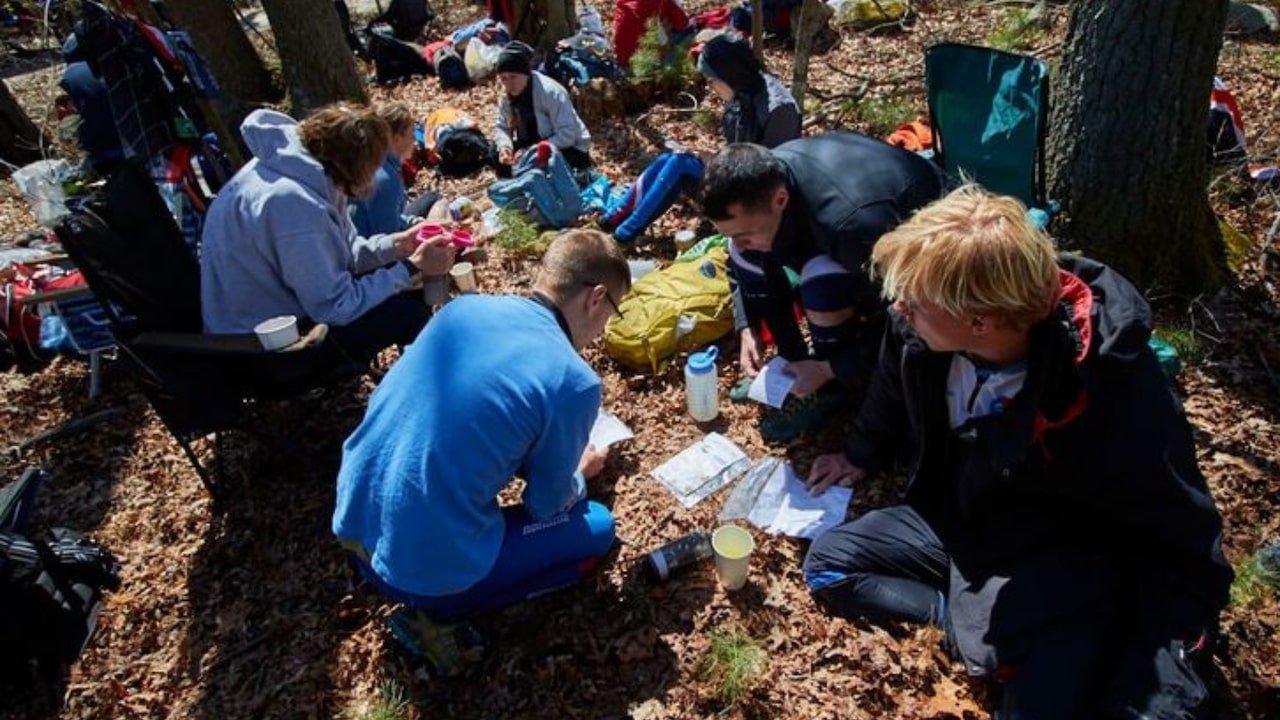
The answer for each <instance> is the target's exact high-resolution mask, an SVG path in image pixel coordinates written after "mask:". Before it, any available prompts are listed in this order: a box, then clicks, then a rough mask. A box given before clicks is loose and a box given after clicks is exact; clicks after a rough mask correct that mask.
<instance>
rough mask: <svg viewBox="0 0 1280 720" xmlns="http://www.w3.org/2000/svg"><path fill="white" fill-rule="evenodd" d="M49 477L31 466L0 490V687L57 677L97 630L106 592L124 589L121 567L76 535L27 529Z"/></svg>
mask: <svg viewBox="0 0 1280 720" xmlns="http://www.w3.org/2000/svg"><path fill="white" fill-rule="evenodd" d="M44 479H45V474H44V472H43V471H41V470H39V469H38V468H32V469H28V470H27V471H26V472H25V473H24V474H23V475H22V478H21V479H19V480H18V481H17V482H15V483H12V484H10V485H8V486H6V487H5V488H4V489H3V490H0V607H2V608H4V612H3V613H0V637H3V638H4V642H3V643H0V686H5V687H10V686H14V685H24V684H27V683H28V682H30V681H32V680H49V679H54V678H56V677H57V675H58V674H59V673H60V672H61V671H62V669H63V668H64V667H65V666H66V664H67V663H70V662H71V661H73V660H75V659H76V657H77V656H78V655H79V654H80V652H81V650H83V649H84V647H85V645H86V644H87V643H88V642H89V639H90V637H92V635H93V631H94V629H95V628H96V627H97V620H98V611H99V609H100V608H101V605H102V592H103V590H104V589H108V590H115V589H117V588H119V587H120V564H119V563H118V562H116V559H115V558H114V557H113V556H112V555H111V553H110V552H109V551H108V550H106V549H105V548H103V547H102V546H100V545H97V544H96V543H93V542H91V541H89V540H86V539H85V538H84V537H83V536H81V535H79V534H78V533H75V532H72V531H71V530H66V529H63V528H54V529H53V530H52V531H50V532H49V533H48V534H47V535H46V536H45V537H44V538H33V537H31V536H30V535H29V534H27V519H28V517H29V516H30V514H31V505H32V503H33V502H34V496H35V493H36V491H37V489H38V488H39V485H40V484H41V483H42V482H43V480H44Z"/></svg>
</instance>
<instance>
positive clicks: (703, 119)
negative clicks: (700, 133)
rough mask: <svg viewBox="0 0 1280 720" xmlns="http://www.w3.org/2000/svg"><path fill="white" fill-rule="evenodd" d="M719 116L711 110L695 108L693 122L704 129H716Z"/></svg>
mask: <svg viewBox="0 0 1280 720" xmlns="http://www.w3.org/2000/svg"><path fill="white" fill-rule="evenodd" d="M718 122H719V118H717V117H716V114H715V113H713V112H711V111H710V110H695V111H694V112H693V124H695V125H697V126H698V127H700V128H702V129H703V130H714V129H715V127H716V124H717V123H718Z"/></svg>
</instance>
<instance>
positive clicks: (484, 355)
mask: <svg viewBox="0 0 1280 720" xmlns="http://www.w3.org/2000/svg"><path fill="white" fill-rule="evenodd" d="M630 286H631V276H630V273H629V271H628V268H627V262H626V258H625V256H624V255H623V252H622V250H621V248H620V246H619V245H618V244H617V243H616V242H614V241H613V239H612V238H610V237H608V236H607V235H604V234H603V233H600V232H597V231H592V230H570V231H567V232H565V233H563V234H561V235H560V236H558V237H557V238H556V239H555V240H554V241H553V242H552V243H551V245H550V247H549V248H548V249H547V252H546V254H545V255H544V257H543V259H542V268H541V273H540V275H539V276H538V279H537V282H536V284H535V286H534V289H533V292H532V294H531V295H530V296H528V297H517V296H485V295H465V296H462V297H460V298H457V299H455V300H453V301H452V302H450V303H449V304H447V305H445V307H444V309H443V310H441V311H440V312H439V313H438V314H437V315H436V317H435V318H434V319H433V320H432V321H431V323H430V324H429V325H428V326H427V328H426V329H425V330H424V331H423V333H422V335H421V336H420V337H419V338H418V340H417V341H416V342H414V343H413V344H412V345H410V346H409V348H408V350H407V351H406V352H405V354H404V355H403V356H402V357H401V358H400V360H399V361H398V362H397V363H396V364H395V365H394V366H393V367H392V368H391V370H390V371H389V372H388V373H387V375H386V377H385V378H383V380H382V382H381V383H379V385H378V388H377V390H375V391H374V393H373V396H372V397H371V398H370V401H369V409H368V412H367V413H366V414H365V417H364V420H363V421H362V422H361V423H360V426H359V427H357V428H356V430H355V432H354V433H352V435H351V437H349V438H347V441H346V443H345V444H344V445H343V456H342V466H341V469H340V470H339V473H338V492H337V509H336V510H335V512H334V516H333V532H334V534H335V535H336V536H337V537H338V538H339V540H340V541H341V543H342V544H343V545H344V546H345V547H347V548H349V549H351V550H352V551H353V552H354V555H355V557H356V562H357V566H358V567H359V568H360V570H361V571H362V573H363V574H364V575H365V577H366V578H367V579H368V580H369V581H370V582H371V583H372V584H373V585H374V586H375V587H376V588H377V589H378V590H379V591H381V592H382V593H383V594H385V595H386V596H387V597H389V598H391V599H393V600H397V601H400V602H402V603H404V604H405V605H406V606H407V607H406V608H405V609H403V610H401V611H400V612H398V613H397V614H396V615H394V616H393V617H392V619H391V621H390V622H391V628H392V630H393V632H394V633H395V635H396V637H397V638H398V639H399V640H400V641H401V642H402V643H403V644H404V645H405V646H406V647H407V648H408V649H409V650H410V651H411V652H414V653H416V654H418V655H420V656H422V657H423V658H424V659H426V660H427V661H428V662H429V663H430V664H431V665H432V666H433V667H434V669H435V671H436V672H438V673H440V674H449V673H451V672H452V671H454V670H455V669H457V667H458V664H459V657H458V655H459V650H458V648H457V645H459V644H464V645H465V644H466V642H467V640H466V639H465V638H467V637H474V633H473V632H471V629H470V625H469V624H468V623H466V622H465V620H466V618H469V617H471V616H473V615H476V614H478V613H482V612H485V611H488V610H494V609H497V608H501V607H503V606H506V605H509V604H512V603H516V602H519V601H521V600H524V599H525V598H528V597H532V596H534V595H539V594H542V593H545V592H546V591H548V590H552V589H555V588H559V587H562V586H565V585H569V584H571V583H574V582H576V581H577V580H578V579H580V578H582V577H583V576H584V574H585V573H587V572H589V571H590V570H591V568H592V567H594V565H595V564H596V563H598V562H599V560H600V559H601V558H602V557H604V555H605V554H606V553H608V551H609V549H610V547H611V546H612V545H613V541H614V531H613V517H612V515H611V514H610V513H609V511H608V510H607V509H606V508H605V507H604V506H603V505H600V504H599V503H596V502H594V501H589V500H587V499H586V497H587V480H588V479H589V478H591V477H593V476H595V475H596V474H597V473H599V472H600V471H601V469H602V468H603V466H604V463H605V460H606V455H607V453H608V449H607V448H604V449H596V448H594V447H589V446H588V445H587V438H588V436H589V433H590V430H591V426H592V424H593V423H594V422H595V419H596V416H597V415H598V414H599V410H600V378H599V377H598V376H597V375H596V373H595V372H594V371H593V370H592V369H591V367H590V366H589V365H588V364H587V363H586V361H585V360H584V359H583V358H582V357H581V356H580V355H579V354H578V351H580V350H581V349H582V348H583V347H584V346H586V345H587V344H588V343H590V342H592V341H593V340H595V339H596V338H597V337H599V336H600V334H601V333H603V332H604V327H605V323H606V322H607V321H608V320H609V318H610V317H612V316H613V315H614V314H615V313H616V312H617V303H618V302H619V301H620V300H621V299H622V297H623V296H624V295H625V294H626V293H627V292H628V291H629V289H630ZM515 476H519V477H522V478H523V479H524V481H525V486H524V490H523V494H522V500H523V502H522V503H521V504H519V505H513V506H508V507H500V506H499V503H498V493H499V492H500V491H501V490H502V489H503V488H504V487H506V486H507V485H508V484H509V483H510V482H511V481H512V478H513V477H515Z"/></svg>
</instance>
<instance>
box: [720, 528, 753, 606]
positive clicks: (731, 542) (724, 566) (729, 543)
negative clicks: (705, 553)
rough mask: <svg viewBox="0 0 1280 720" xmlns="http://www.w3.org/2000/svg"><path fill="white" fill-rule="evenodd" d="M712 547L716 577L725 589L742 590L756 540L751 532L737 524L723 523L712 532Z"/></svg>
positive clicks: (745, 582)
mask: <svg viewBox="0 0 1280 720" xmlns="http://www.w3.org/2000/svg"><path fill="white" fill-rule="evenodd" d="M711 549H712V550H714V551H715V554H716V578H718V579H719V580H720V585H721V586H723V587H724V589H725V590H740V589H742V586H743V585H746V584H747V571H748V570H749V569H750V566H751V551H752V550H755V549H756V541H755V539H754V538H752V537H751V533H749V532H747V531H746V530H744V529H743V528H740V527H738V526H737V525H722V526H720V527H718V528H716V531H715V532H714V533H712V534H711Z"/></svg>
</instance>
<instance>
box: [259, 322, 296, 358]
mask: <svg viewBox="0 0 1280 720" xmlns="http://www.w3.org/2000/svg"><path fill="white" fill-rule="evenodd" d="M253 332H254V334H256V335H257V336H258V342H260V343H262V349H263V350H267V351H274V350H282V349H284V348H287V347H289V346H290V345H292V344H294V343H296V342H298V318H297V317H296V316H293V315H281V316H280V317H273V318H271V319H270V320H263V321H262V322H260V323H258V324H257V325H254V326H253Z"/></svg>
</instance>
